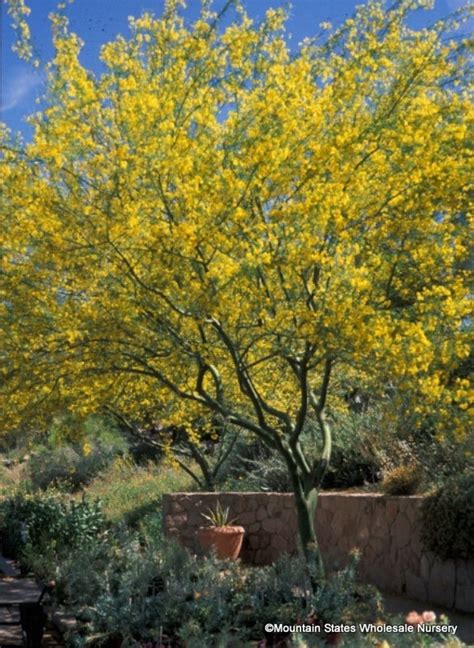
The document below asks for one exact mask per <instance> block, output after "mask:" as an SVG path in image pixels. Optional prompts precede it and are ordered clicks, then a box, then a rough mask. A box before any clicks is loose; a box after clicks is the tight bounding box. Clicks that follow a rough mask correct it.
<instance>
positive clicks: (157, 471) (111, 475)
mask: <svg viewBox="0 0 474 648" xmlns="http://www.w3.org/2000/svg"><path fill="white" fill-rule="evenodd" d="M192 488H193V482H192V480H191V478H190V477H188V476H187V475H186V474H185V473H184V471H182V470H180V469H175V468H173V467H171V466H167V465H164V464H160V465H158V466H157V465H156V464H148V465H146V466H137V465H135V464H134V463H133V461H131V460H130V459H128V458H117V459H115V461H114V462H113V463H112V464H111V465H110V466H109V467H108V468H107V470H105V471H104V472H103V473H102V474H101V475H100V476H99V477H98V478H97V479H95V480H94V481H93V482H92V483H91V484H90V485H89V487H88V488H87V494H88V495H89V497H92V498H99V499H100V500H101V501H102V503H103V510H104V513H105V515H106V517H107V518H108V519H109V520H110V521H111V522H113V523H115V524H117V523H120V522H124V523H125V524H128V525H130V526H133V527H138V526H139V525H140V524H141V523H142V522H143V520H144V518H145V517H147V516H148V515H154V514H156V513H157V512H158V511H160V507H161V498H162V496H163V493H172V492H175V491H186V490H191V489H192Z"/></svg>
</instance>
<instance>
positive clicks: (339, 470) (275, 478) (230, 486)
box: [225, 414, 380, 492]
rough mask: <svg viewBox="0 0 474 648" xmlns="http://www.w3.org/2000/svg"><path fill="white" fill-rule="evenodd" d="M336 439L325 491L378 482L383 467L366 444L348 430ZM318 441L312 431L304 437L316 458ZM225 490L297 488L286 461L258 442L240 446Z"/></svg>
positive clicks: (227, 477) (284, 490) (339, 434)
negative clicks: (294, 486)
mask: <svg viewBox="0 0 474 648" xmlns="http://www.w3.org/2000/svg"><path fill="white" fill-rule="evenodd" d="M351 416H352V418H355V417H356V415H354V414H351ZM361 416H362V415H360V416H359V418H360V417H361ZM315 432H316V433H315ZM335 437H336V440H337V441H336V443H335V444H334V447H333V452H332V456H331V461H330V464H329V467H328V470H327V473H326V475H325V478H324V481H323V488H351V487H353V486H363V485H365V484H367V483H373V482H375V481H377V476H378V473H379V470H380V463H379V462H377V460H376V459H375V457H374V456H373V455H372V454H371V453H370V452H369V451H367V450H366V449H365V446H364V444H363V443H362V440H361V439H360V438H359V437H358V436H357V435H356V434H354V435H351V433H349V431H347V430H346V429H345V428H342V429H339V428H337V429H336V430H335ZM318 438H319V434H318V432H317V431H315V430H313V429H311V427H308V430H306V432H305V433H304V437H303V443H304V444H305V447H312V454H313V455H314V456H315V457H317V456H318V454H319V452H320V448H319V446H318V441H315V439H318ZM225 489H226V490H239V491H240V490H249V491H262V490H263V491H273V492H291V491H292V490H293V485H292V483H291V479H290V475H289V473H288V468H287V466H286V464H285V462H284V460H283V459H282V458H281V457H280V456H279V455H277V454H275V453H274V452H272V451H271V450H269V449H268V448H267V447H266V446H264V445H263V444H262V443H261V442H258V441H257V442H251V443H245V442H240V443H239V444H238V446H237V448H236V451H235V453H234V457H233V458H232V459H231V461H230V462H229V466H228V469H227V471H226V483H225Z"/></svg>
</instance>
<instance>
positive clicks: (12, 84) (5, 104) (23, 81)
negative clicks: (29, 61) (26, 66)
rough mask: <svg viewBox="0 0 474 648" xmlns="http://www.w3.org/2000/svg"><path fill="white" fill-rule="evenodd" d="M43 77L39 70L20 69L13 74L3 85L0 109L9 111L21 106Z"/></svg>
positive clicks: (41, 81)
mask: <svg viewBox="0 0 474 648" xmlns="http://www.w3.org/2000/svg"><path fill="white" fill-rule="evenodd" d="M42 83H43V79H42V77H41V75H40V74H39V73H38V72H34V71H32V70H20V71H18V72H17V73H16V74H15V75H14V76H13V75H12V76H11V77H10V78H9V79H8V80H7V81H6V83H5V84H4V85H3V84H2V85H3V87H2V93H1V101H0V110H1V111H2V112H4V113H5V112H7V111H8V110H11V109H12V108H16V107H17V106H19V105H20V104H21V103H22V102H23V101H24V100H25V99H26V98H27V97H28V96H29V95H30V94H31V92H32V91H33V90H34V89H35V88H36V87H37V86H39V85H41V84H42Z"/></svg>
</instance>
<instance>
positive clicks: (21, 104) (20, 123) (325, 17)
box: [0, 0, 466, 137]
mask: <svg viewBox="0 0 474 648" xmlns="http://www.w3.org/2000/svg"><path fill="white" fill-rule="evenodd" d="M0 2H1V3H2V4H1V12H2V15H1V21H0V22H1V30H2V39H1V47H2V52H1V53H2V58H1V77H0V83H1V94H0V108H1V120H2V121H4V122H6V123H7V125H8V126H9V127H10V128H12V129H13V130H14V131H16V130H20V131H22V132H23V133H24V134H25V135H26V136H27V137H28V135H29V134H30V133H29V128H28V126H27V124H25V121H24V120H25V117H26V116H27V115H28V114H29V113H31V112H33V111H34V110H35V109H37V108H36V104H35V99H36V98H37V97H39V96H40V95H41V93H42V90H43V88H44V86H43V78H42V75H41V73H39V72H35V71H34V69H33V68H32V67H31V66H30V65H28V64H26V63H24V62H22V61H20V60H19V59H18V58H17V56H16V55H15V54H14V53H13V52H12V51H11V46H12V44H13V42H14V38H15V37H14V34H13V30H12V29H11V27H10V23H9V17H8V16H7V13H6V7H5V5H4V4H3V2H4V0H0ZM27 4H28V6H30V8H31V15H30V26H31V31H32V34H33V41H34V44H35V46H36V49H37V51H38V53H39V55H40V57H41V59H42V60H43V61H44V60H47V59H48V58H50V57H51V55H52V49H51V46H50V40H51V38H50V29H49V21H48V14H49V13H50V12H51V11H54V10H55V8H56V5H57V0H27ZM220 4H222V0H218V1H217V2H216V6H217V7H218V6H219V5H220ZM282 4H283V3H282V2H281V0H246V2H245V5H246V8H247V11H248V13H249V14H250V15H251V16H252V17H255V18H259V17H262V16H263V14H264V13H265V10H266V9H267V8H269V7H275V6H280V5H282ZM358 4H361V0H293V3H292V5H293V6H292V8H291V13H290V20H289V22H288V32H289V33H290V34H291V35H292V40H291V42H292V43H295V45H296V44H297V43H298V42H299V41H301V40H302V39H303V38H304V37H305V36H312V35H314V34H315V33H317V32H318V31H319V29H318V25H319V23H320V22H323V21H329V22H331V23H332V24H333V25H338V24H340V23H341V22H343V21H344V20H345V18H347V17H349V16H350V15H351V14H352V13H353V11H354V8H355V7H356V5H358ZM465 4H466V2H465V0H435V7H434V9H433V10H430V11H420V12H417V14H416V15H414V16H413V19H412V22H413V26H415V27H418V26H420V27H421V26H424V25H426V24H430V23H432V22H433V21H434V20H436V19H438V18H441V17H443V16H446V15H447V14H449V13H450V12H452V11H453V10H455V9H457V8H459V7H461V6H464V5H465ZM199 6H200V1H199V0H188V9H187V10H186V13H187V16H188V17H189V19H190V20H192V19H193V18H194V17H196V16H197V14H198V12H199ZM162 7H163V0H75V2H74V3H73V4H72V5H71V6H70V7H68V10H67V12H68V16H69V19H70V24H71V29H72V30H73V31H75V32H76V33H77V34H79V36H81V38H82V39H83V40H84V41H85V46H84V49H83V52H82V54H81V61H82V63H83V64H84V65H86V66H87V67H88V68H89V69H92V70H94V71H98V70H99V64H98V53H99V50H100V47H101V45H102V44H103V43H105V42H107V41H109V40H112V39H113V38H114V37H115V36H116V35H117V34H119V33H121V34H123V35H126V34H127V33H128V16H137V15H140V14H141V13H142V12H143V11H151V12H153V13H155V14H157V15H159V14H160V13H161V10H162Z"/></svg>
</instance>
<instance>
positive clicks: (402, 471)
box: [381, 463, 422, 495]
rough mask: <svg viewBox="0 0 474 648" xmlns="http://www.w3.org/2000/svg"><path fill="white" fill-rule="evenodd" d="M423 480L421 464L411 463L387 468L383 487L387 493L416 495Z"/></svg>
mask: <svg viewBox="0 0 474 648" xmlns="http://www.w3.org/2000/svg"><path fill="white" fill-rule="evenodd" d="M421 480H422V472H421V469H420V466H418V465H417V464H414V463H411V464H408V465H406V466H397V467H396V468H392V469H390V470H387V472H385V473H384V475H383V480H382V484H381V487H382V491H383V492H384V493H385V494H386V495H414V494H415V493H416V492H417V491H418V489H419V487H420V484H421Z"/></svg>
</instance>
